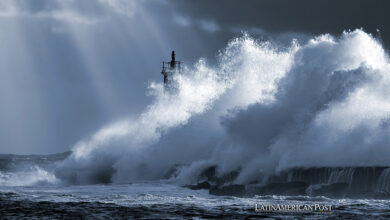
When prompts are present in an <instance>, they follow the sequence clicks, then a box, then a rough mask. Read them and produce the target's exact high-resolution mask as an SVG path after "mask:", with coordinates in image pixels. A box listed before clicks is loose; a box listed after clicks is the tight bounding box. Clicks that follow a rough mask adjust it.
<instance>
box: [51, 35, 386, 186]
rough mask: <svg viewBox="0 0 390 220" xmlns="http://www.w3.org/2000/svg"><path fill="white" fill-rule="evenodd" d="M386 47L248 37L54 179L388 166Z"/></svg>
mask: <svg viewBox="0 0 390 220" xmlns="http://www.w3.org/2000/svg"><path fill="white" fill-rule="evenodd" d="M389 70H390V69H389V61H388V58H387V54H386V52H385V51H384V49H383V47H382V45H381V44H380V43H379V42H378V41H377V40H376V39H374V38H373V37H372V36H370V35H369V34H367V33H365V32H364V31H362V30H355V31H352V32H344V33H343V34H342V36H340V37H333V36H331V35H328V34H325V35H321V36H318V37H315V38H313V39H311V40H310V41H308V42H307V43H304V44H302V45H300V44H298V43H297V42H296V41H292V43H291V46H290V47H288V48H284V47H281V46H279V45H275V44H272V43H269V42H261V41H257V40H255V39H253V38H251V37H250V36H247V35H244V36H242V37H240V38H237V39H234V40H232V41H231V42H230V43H229V44H228V45H227V47H226V48H225V49H224V50H222V51H221V52H220V54H219V56H218V65H216V66H210V65H208V64H207V63H206V61H205V60H203V59H201V60H200V61H199V62H198V63H196V64H195V65H194V66H193V67H185V68H184V70H183V73H182V74H178V75H176V77H175V78H174V85H175V86H176V88H175V90H173V91H171V92H164V89H163V85H162V83H152V84H151V85H150V94H151V95H153V96H154V102H153V103H152V104H150V105H149V106H148V107H147V109H146V110H145V111H144V113H142V114H141V115H140V116H138V117H133V118H127V119H123V120H120V121H118V122H116V123H113V124H111V125H108V126H106V127H104V128H102V129H101V130H99V131H98V132H96V134H94V135H93V136H92V137H90V138H87V139H85V140H83V141H81V142H79V143H78V144H76V145H75V147H74V149H73V151H74V153H73V154H72V155H71V157H70V158H68V159H67V160H66V161H64V162H63V163H62V164H60V165H59V167H58V168H57V171H56V175H57V176H58V177H60V178H62V179H63V180H67V181H69V182H71V183H94V182H109V181H115V182H123V181H133V180H144V179H158V178H161V177H163V176H164V174H165V173H166V172H167V170H169V168H171V167H172V166H174V165H175V164H187V165H188V166H186V167H184V168H182V169H181V170H180V173H178V176H177V177H176V178H177V179H176V180H177V181H184V182H186V181H191V180H192V178H194V177H195V176H196V175H197V174H198V172H199V171H200V170H201V169H202V168H204V167H206V166H210V165H218V172H219V173H220V174H223V173H224V172H229V171H232V170H237V169H240V170H241V172H240V176H239V178H238V179H237V181H238V182H248V181H251V180H253V179H256V178H257V177H258V175H260V174H261V173H263V174H264V173H273V172H277V171H279V170H283V169H287V168H290V167H296V166H360V165H389V162H388V159H387V158H388V156H390V148H389V143H390V139H389V137H390V136H389V134H390V133H389V131H390V130H389V125H390V123H389V113H390V97H389V96H388V94H389V92H390V89H389V88H390V77H389Z"/></svg>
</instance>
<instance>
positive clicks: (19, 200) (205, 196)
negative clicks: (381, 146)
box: [0, 182, 390, 219]
mask: <svg viewBox="0 0 390 220" xmlns="http://www.w3.org/2000/svg"><path fill="white" fill-rule="evenodd" d="M255 204H259V205H260V204H313V205H314V204H327V205H332V206H333V211H332V212H331V213H329V212H328V213H318V212H317V213H314V212H309V213H293V212H279V213H262V212H256V211H255ZM389 207H390V201H389V200H365V199H360V200H355V199H338V200H335V199H328V198H325V197H307V196H295V197H292V196H290V197H289V196H255V197H253V198H237V197H231V196H212V195H209V193H208V191H206V190H196V191H194V190H190V189H186V188H183V187H180V186H175V185H172V184H167V183H162V182H148V183H135V184H118V185H88V186H29V187H11V186H3V187H0V217H1V219H12V218H15V219H19V218H39V219H41V218H46V219H63V218H67V219H79V218H85V219H97V218H98V219H107V218H119V219H134V218H141V219H214V218H225V219H256V218H263V217H272V218H291V219H299V218H305V219H335V218H336V219H337V218H345V219H373V218H376V219H389V218H390V208H389Z"/></svg>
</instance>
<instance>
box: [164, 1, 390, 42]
mask: <svg viewBox="0 0 390 220" xmlns="http://www.w3.org/2000/svg"><path fill="white" fill-rule="evenodd" d="M171 1H172V2H173V3H174V5H175V6H176V8H177V10H178V11H179V12H180V13H182V14H185V15H187V16H190V17H192V18H197V19H210V20H213V21H215V22H216V23H217V24H218V25H220V26H222V27H224V28H230V27H240V28H242V29H244V30H245V29H247V30H249V29H250V28H253V27H257V28H261V29H264V30H266V31H268V32H275V33H280V32H298V33H299V32H303V33H307V34H322V33H332V34H340V33H341V32H342V31H343V30H348V29H356V28H363V29H365V30H366V31H368V32H371V33H376V30H377V29H379V30H380V31H381V33H382V37H383V38H384V39H383V40H384V41H385V43H386V45H387V46H388V45H389V42H390V31H388V29H389V27H390V19H389V15H388V9H389V6H390V2H389V1H384V0H374V1H369V0H345V1H337V0H330V1H312V0H298V1H284V0H245V1H235V0H214V1H209V0H198V1H185V0H184V1H183V0H171Z"/></svg>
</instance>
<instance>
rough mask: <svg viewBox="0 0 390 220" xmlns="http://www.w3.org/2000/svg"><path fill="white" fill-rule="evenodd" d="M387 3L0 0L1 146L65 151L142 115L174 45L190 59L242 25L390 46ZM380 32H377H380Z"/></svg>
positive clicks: (277, 34) (258, 32)
mask: <svg viewBox="0 0 390 220" xmlns="http://www.w3.org/2000/svg"><path fill="white" fill-rule="evenodd" d="M388 6H390V2H388V1H376V0H371V1H356V0H345V1H336V0H333V1H309V0H302V1H281V0H272V1H271V0H269V1H255V0H242V1H235V0H196V1H190V0H150V1H149V0H144V1H142V0H89V1H77V0H34V1H31V0H3V1H1V2H0V29H1V34H0V40H1V43H0V104H1V108H0V129H1V130H0V131H1V132H0V153H18V154H47V153H56V152H62V151H66V150H69V149H70V148H71V147H72V146H73V145H74V144H75V143H76V142H77V141H79V140H80V139H82V138H84V137H86V136H88V135H90V134H92V133H94V132H95V131H96V130H97V129H99V128H100V127H102V126H103V125H104V124H106V123H108V122H112V121H116V120H120V119H121V118H123V117H127V116H131V115H137V114H139V113H140V112H141V111H142V110H143V109H144V108H145V107H146V105H147V104H148V103H150V99H151V98H150V97H149V96H147V94H146V93H147V85H148V83H149V82H151V81H160V80H162V77H161V75H160V67H161V61H162V60H169V58H170V57H169V56H170V51H171V50H173V49H174V50H176V52H177V59H179V60H182V61H184V63H185V64H188V65H191V64H192V63H194V62H195V61H196V60H198V59H199V58H200V57H205V58H207V60H208V62H210V63H213V62H215V58H214V57H215V55H217V54H218V50H219V49H223V48H224V46H225V45H226V43H227V42H228V41H229V40H230V39H232V38H233V37H236V36H240V35H241V33H242V31H246V32H248V33H249V34H250V35H252V36H254V37H256V38H259V39H264V40H271V41H275V42H278V43H285V44H288V43H289V42H291V40H292V39H293V38H297V39H298V40H300V41H305V40H307V39H308V38H309V37H311V36H313V35H318V34H322V33H331V34H334V35H340V34H341V33H342V31H343V30H348V29H355V28H363V29H364V30H365V31H367V32H370V33H372V34H373V35H374V36H376V37H380V38H381V39H382V40H383V43H384V45H385V47H386V48H388V47H389V45H390V31H389V28H390V25H389V22H390V19H389V17H390V16H388V15H387V14H388V13H387V10H388V8H389V7H388ZM378 30H379V32H378Z"/></svg>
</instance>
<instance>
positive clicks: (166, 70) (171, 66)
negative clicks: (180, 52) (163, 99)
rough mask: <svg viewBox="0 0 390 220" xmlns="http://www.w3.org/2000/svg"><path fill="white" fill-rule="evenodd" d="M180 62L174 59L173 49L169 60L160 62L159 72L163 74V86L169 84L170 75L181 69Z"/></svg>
mask: <svg viewBox="0 0 390 220" xmlns="http://www.w3.org/2000/svg"><path fill="white" fill-rule="evenodd" d="M180 65H181V62H180V61H176V58H175V51H172V58H171V61H170V62H162V71H161V74H162V75H163V76H164V85H165V87H167V86H169V85H170V83H171V81H172V76H173V75H174V74H175V73H177V72H180V71H181V66H180Z"/></svg>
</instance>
